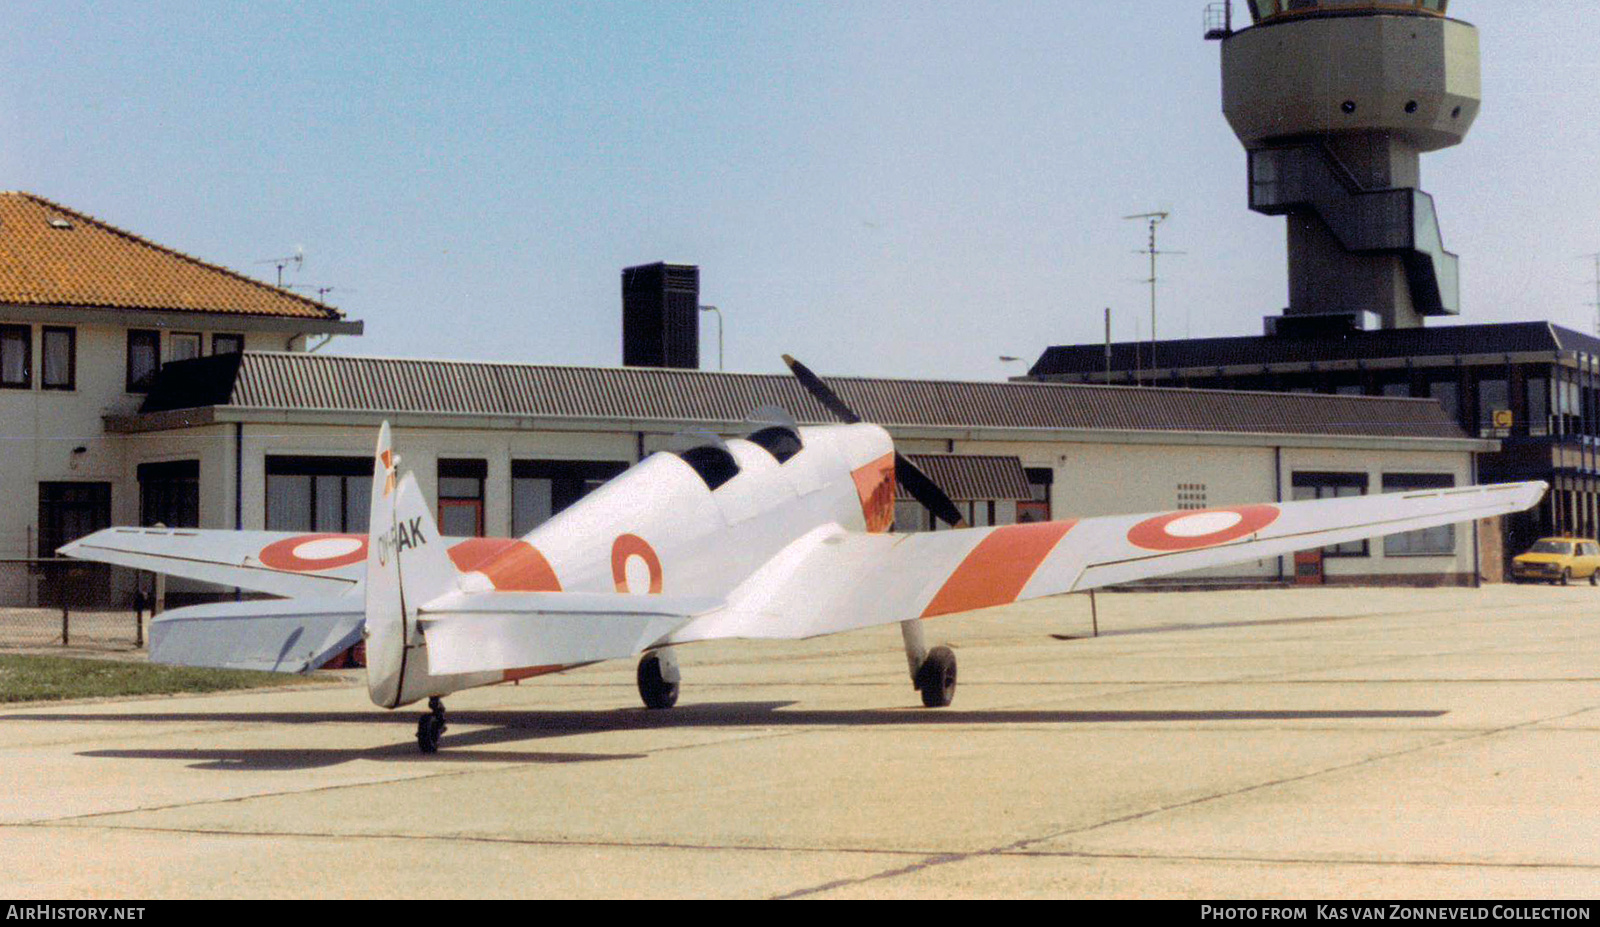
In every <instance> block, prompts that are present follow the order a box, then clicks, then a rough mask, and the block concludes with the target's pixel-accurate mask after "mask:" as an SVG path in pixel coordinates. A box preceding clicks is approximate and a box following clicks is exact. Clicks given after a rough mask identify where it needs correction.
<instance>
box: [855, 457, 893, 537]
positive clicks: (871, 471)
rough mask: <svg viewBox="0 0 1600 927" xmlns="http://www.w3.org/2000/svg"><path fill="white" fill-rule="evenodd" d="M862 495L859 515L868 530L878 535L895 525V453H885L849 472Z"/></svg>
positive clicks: (859, 494)
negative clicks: (864, 521)
mask: <svg viewBox="0 0 1600 927" xmlns="http://www.w3.org/2000/svg"><path fill="white" fill-rule="evenodd" d="M850 476H851V477H853V478H854V479H855V481H856V495H858V496H860V497H861V517H862V518H864V519H865V520H866V522H867V531H869V532H871V533H872V534H881V533H882V532H885V531H888V530H889V529H890V528H892V527H894V454H893V453H892V452H891V453H888V454H885V455H883V456H882V457H879V458H878V459H877V460H874V461H873V462H872V463H869V464H867V465H866V466H864V467H860V468H858V469H855V470H852V471H850Z"/></svg>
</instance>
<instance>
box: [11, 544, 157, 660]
mask: <svg viewBox="0 0 1600 927" xmlns="http://www.w3.org/2000/svg"><path fill="white" fill-rule="evenodd" d="M154 600H155V578H154V577H153V576H152V575H151V574H149V573H144V572H141V571H138V570H131V569H128V568H126V567H116V566H111V565H110V564H105V563H86V562H84V561H81V560H70V559H67V558H10V559H0V647H50V646H59V647H89V648H100V649H106V650H130V649H138V648H141V647H143V646H144V628H145V618H146V617H147V616H148V615H149V613H150V603H151V602H153V601H154Z"/></svg>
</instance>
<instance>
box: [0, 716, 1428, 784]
mask: <svg viewBox="0 0 1600 927" xmlns="http://www.w3.org/2000/svg"><path fill="white" fill-rule="evenodd" d="M794 704H795V703H794V702H770V701H769V702H710V703H704V704H689V705H682V706H680V707H678V708H674V709H672V710H670V711H649V710H646V709H643V708H621V709H600V710H588V711H537V710H534V711H514V710H496V711H459V712H457V711H452V712H451V713H450V731H449V732H448V733H446V734H445V736H444V739H443V740H442V741H440V745H439V746H440V749H439V752H438V753H435V754H432V755H426V756H425V755H422V754H420V753H419V752H418V751H417V748H416V745H415V744H414V743H413V742H412V738H411V736H410V734H411V729H412V727H413V726H414V725H415V724H416V718H417V714H416V713H415V712H410V711H398V712H381V713H380V712H370V711H363V712H220V713H214V714H212V713H199V712H195V713H177V712H171V713H156V714H133V715H118V714H77V713H72V714H67V713H59V714H57V713H52V714H40V713H28V714H6V715H0V724H12V723H17V722H24V721H58V722H59V721H99V722H105V721H122V722H132V723H153V724H204V723H207V722H214V723H218V724H251V723H259V724H291V725H293V724H371V725H382V726H388V727H391V728H394V729H395V733H396V737H395V741H396V742H394V743H389V744H384V745H382V746H377V747H358V748H349V749H328V748H319V747H304V748H294V749H254V748H247V747H241V748H235V749H228V748H195V749H143V750H136V749H129V750H89V751H85V752H83V753H81V754H79V755H80V756H89V757H99V758H106V759H156V760H175V761H178V762H185V763H188V764H190V765H191V766H192V767H194V768H197V769H218V770H255V771H261V770H291V769H317V768H321V767H327V766H337V765H339V764H342V763H349V762H352V761H355V760H379V761H385V762H414V763H438V762H456V763H461V762H501V763H529V764H538V763H553V764H560V763H590V762H608V761H616V760H636V759H644V758H645V757H646V756H647V755H648V754H646V753H567V752H537V751H522V750H504V749H502V750H483V749H476V748H481V747H488V746H496V745H510V744H517V743H524V742H529V741H537V740H541V739H544V738H550V737H569V736H577V735H582V734H600V733H611V732H617V731H651V730H670V729H686V730H694V729H708V728H710V729H714V728H774V729H781V728H787V727H817V728H829V727H846V728H848V727H873V726H886V727H887V726H903V727H924V726H926V727H950V726H962V725H984V724H1009V725H1043V724H1050V725H1084V724H1117V723H1122V724H1129V723H1177V724H1185V723H1196V724H1198V723H1207V722H1229V721H1350V720H1397V719H1398V720H1403V719H1409V718H1437V717H1440V716H1442V715H1444V714H1446V713H1447V712H1445V711H1439V710H1416V711H1408V710H1383V711H1378V710H1371V711H1367V710H1358V709H1349V710H1332V711H1294V710H1201V711H1041V710H1033V709H1016V710H1012V709H991V710H979V711H960V710H956V709H942V710H938V711H929V710H927V709H923V708H910V707H908V708H888V709H885V708H866V709H851V710H822V709H801V710H797V711H787V710H784V709H787V708H789V707H790V706H791V705H794ZM402 732H404V733H403V734H402ZM469 748H471V749H469Z"/></svg>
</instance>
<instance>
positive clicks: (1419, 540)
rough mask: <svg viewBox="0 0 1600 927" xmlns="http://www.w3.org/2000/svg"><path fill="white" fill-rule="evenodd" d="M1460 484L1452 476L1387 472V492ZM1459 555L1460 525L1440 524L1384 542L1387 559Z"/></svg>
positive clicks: (1399, 535)
mask: <svg viewBox="0 0 1600 927" xmlns="http://www.w3.org/2000/svg"><path fill="white" fill-rule="evenodd" d="M1455 485H1456V478H1455V475H1454V474H1450V473H1385V474H1384V475H1383V491H1384V492H1414V491H1416V490H1419V489H1449V488H1451V487H1453V486H1455ZM1455 552H1456V526H1455V525H1440V526H1438V527H1437V528H1424V529H1422V530H1421V531H1407V532H1406V533H1405V534H1391V535H1389V536H1388V537H1386V538H1384V539H1383V555H1384V556H1385V557H1419V556H1432V557H1438V556H1451V555H1453V554H1455Z"/></svg>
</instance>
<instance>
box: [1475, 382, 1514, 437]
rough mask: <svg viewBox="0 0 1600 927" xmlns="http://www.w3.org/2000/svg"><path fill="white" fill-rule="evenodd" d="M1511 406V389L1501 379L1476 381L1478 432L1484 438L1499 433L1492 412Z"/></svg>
mask: <svg viewBox="0 0 1600 927" xmlns="http://www.w3.org/2000/svg"><path fill="white" fill-rule="evenodd" d="M1510 408H1511V390H1510V387H1509V385H1508V384H1507V382H1506V381H1505V380H1503V379H1491V380H1479V381H1478V433H1479V434H1480V435H1482V436H1483V437H1485V438H1489V437H1494V436H1495V435H1497V434H1499V432H1498V431H1497V430H1496V428H1495V424H1494V414H1495V413H1496V412H1505V411H1508V410H1509V409H1510Z"/></svg>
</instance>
